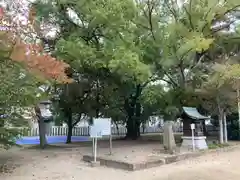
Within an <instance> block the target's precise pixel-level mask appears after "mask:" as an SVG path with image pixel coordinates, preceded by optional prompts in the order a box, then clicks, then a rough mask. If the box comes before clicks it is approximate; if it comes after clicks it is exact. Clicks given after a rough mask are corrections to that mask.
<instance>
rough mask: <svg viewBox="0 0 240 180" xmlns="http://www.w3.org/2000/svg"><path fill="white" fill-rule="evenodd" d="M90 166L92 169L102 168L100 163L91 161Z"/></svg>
mask: <svg viewBox="0 0 240 180" xmlns="http://www.w3.org/2000/svg"><path fill="white" fill-rule="evenodd" d="M90 164H91V167H99V166H100V161H96V162H94V161H91V162H90Z"/></svg>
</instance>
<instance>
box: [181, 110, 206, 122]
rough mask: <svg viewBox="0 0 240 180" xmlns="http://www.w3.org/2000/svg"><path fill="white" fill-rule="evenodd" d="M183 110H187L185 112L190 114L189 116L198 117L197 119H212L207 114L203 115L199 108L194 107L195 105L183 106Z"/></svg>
mask: <svg viewBox="0 0 240 180" xmlns="http://www.w3.org/2000/svg"><path fill="white" fill-rule="evenodd" d="M183 111H184V112H185V114H186V115H187V116H188V117H190V118H192V119H196V120H198V119H199V120H200V119H202V120H205V119H210V118H209V117H207V116H203V115H201V114H200V113H199V112H198V110H197V108H194V107H183Z"/></svg>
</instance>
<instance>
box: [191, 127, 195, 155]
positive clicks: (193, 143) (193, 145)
mask: <svg viewBox="0 0 240 180" xmlns="http://www.w3.org/2000/svg"><path fill="white" fill-rule="evenodd" d="M190 126H191V130H192V148H193V151H195V141H194V129H195V124H194V123H192V124H191V125H190Z"/></svg>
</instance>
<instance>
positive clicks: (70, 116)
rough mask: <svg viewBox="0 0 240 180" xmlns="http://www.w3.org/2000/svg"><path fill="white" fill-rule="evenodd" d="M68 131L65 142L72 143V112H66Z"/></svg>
mask: <svg viewBox="0 0 240 180" xmlns="http://www.w3.org/2000/svg"><path fill="white" fill-rule="evenodd" d="M67 125H68V133H67V141H66V143H67V144H69V143H72V130H73V122H72V113H68V122H67Z"/></svg>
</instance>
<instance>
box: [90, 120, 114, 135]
mask: <svg viewBox="0 0 240 180" xmlns="http://www.w3.org/2000/svg"><path fill="white" fill-rule="evenodd" d="M109 135H111V118H95V119H93V125H92V126H90V137H102V136H109Z"/></svg>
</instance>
